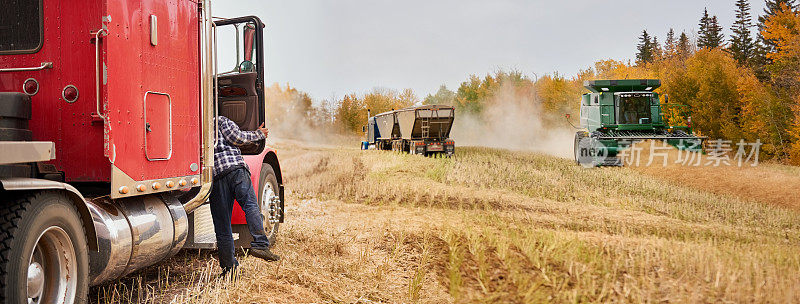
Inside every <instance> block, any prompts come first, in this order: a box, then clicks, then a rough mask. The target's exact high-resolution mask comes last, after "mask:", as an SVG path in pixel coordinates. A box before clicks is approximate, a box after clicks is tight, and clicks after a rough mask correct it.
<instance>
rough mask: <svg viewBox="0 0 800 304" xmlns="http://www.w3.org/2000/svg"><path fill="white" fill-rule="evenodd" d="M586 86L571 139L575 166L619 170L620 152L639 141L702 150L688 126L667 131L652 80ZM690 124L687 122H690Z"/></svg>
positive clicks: (700, 140)
mask: <svg viewBox="0 0 800 304" xmlns="http://www.w3.org/2000/svg"><path fill="white" fill-rule="evenodd" d="M584 86H585V87H586V88H587V89H589V90H590V91H591V93H587V94H584V95H583V98H582V99H581V116H580V126H581V128H582V129H585V130H583V131H580V132H577V133H576V134H575V145H574V151H575V161H576V162H578V163H580V164H583V165H588V166H621V165H622V161H621V159H620V158H619V157H618V155H619V154H620V152H622V151H623V150H625V149H627V148H630V146H631V145H632V144H633V143H636V142H638V141H643V140H663V141H666V142H667V143H669V144H670V145H672V146H674V147H676V148H678V149H683V150H689V151H696V152H700V151H702V143H703V139H704V137H698V136H694V135H692V129H691V127H690V126H689V125H685V126H671V125H669V124H668V122H667V121H666V119H665V118H664V112H663V110H664V109H666V108H668V107H669V108H672V109H680V107H682V106H680V105H670V104H669V103H668V100H667V98H666V96H665V98H664V103H663V104H662V103H661V101H660V100H659V95H658V93H655V92H653V90H655V89H657V88H658V87H660V86H661V82H660V81H659V80H655V79H626V80H594V81H586V82H585V83H584ZM689 121H690V120H689Z"/></svg>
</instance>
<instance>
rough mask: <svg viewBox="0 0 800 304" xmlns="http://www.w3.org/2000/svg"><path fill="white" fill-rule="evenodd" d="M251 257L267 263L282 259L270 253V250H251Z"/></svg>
mask: <svg viewBox="0 0 800 304" xmlns="http://www.w3.org/2000/svg"><path fill="white" fill-rule="evenodd" d="M250 255H252V256H254V257H257V258H259V259H262V260H265V261H270V262H271V261H277V260H280V259H281V257H280V256H278V255H277V254H274V253H272V251H269V248H250Z"/></svg>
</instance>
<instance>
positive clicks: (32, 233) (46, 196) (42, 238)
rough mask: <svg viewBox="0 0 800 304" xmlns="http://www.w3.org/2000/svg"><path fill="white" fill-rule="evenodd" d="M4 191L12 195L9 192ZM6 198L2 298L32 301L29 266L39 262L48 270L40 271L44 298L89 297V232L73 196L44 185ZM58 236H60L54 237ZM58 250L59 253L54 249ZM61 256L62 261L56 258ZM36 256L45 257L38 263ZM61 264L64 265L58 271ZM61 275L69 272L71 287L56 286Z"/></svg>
mask: <svg viewBox="0 0 800 304" xmlns="http://www.w3.org/2000/svg"><path fill="white" fill-rule="evenodd" d="M2 195H3V196H4V197H9V193H8V192H6V193H3V194H2ZM4 203H5V204H3V206H2V208H0V227H2V230H0V303H8V304H17V303H28V300H29V299H28V275H29V274H28V270H29V268H33V267H35V266H34V265H33V264H37V265H39V266H40V267H39V268H37V269H40V270H42V273H45V274H43V275H42V276H41V278H44V281H43V282H44V284H43V287H42V288H41V290H42V293H41V299H40V300H41V303H56V301H55V300H53V299H54V298H63V297H64V296H65V294H66V296H67V297H68V298H74V303H86V302H87V297H88V290H89V255H88V247H87V241H86V234H85V232H84V227H83V223H82V222H81V219H80V216H79V214H78V210H77V209H76V208H75V206H74V205H73V204H72V202H71V201H70V200H69V198H68V197H66V196H65V195H64V194H63V193H59V192H53V191H42V192H37V193H34V194H32V195H25V196H20V197H16V198H13V199H12V200H11V201H10V202H9V201H6V202H4ZM55 236H58V237H59V238H54V239H51V237H55ZM57 246H58V247H60V248H56V247H57ZM69 249H72V251H73V252H74V255H72V254H71V253H69V252H68V251H69ZM54 251H55V252H58V253H59V254H52V253H53V252H54ZM62 257H63V261H56V260H60V259H61V258H62ZM70 257H72V258H74V260H71V259H70ZM37 260H39V261H41V262H42V263H41V264H40V263H34V262H35V261H37ZM53 262H57V265H61V266H63V267H64V269H68V270H64V269H62V267H52V265H56V264H53ZM73 262H74V263H73ZM56 268H58V269H62V270H61V271H58V272H53V271H54V270H53V269H56ZM60 276H65V277H67V278H68V279H66V280H65V281H66V282H67V283H65V286H64V288H65V290H66V292H59V291H58V290H57V287H55V288H54V286H56V285H57V284H55V283H54V281H55V280H57V278H58V277H60ZM70 291H71V292H70ZM70 295H71V296H70ZM69 300H70V299H67V302H70V301H69Z"/></svg>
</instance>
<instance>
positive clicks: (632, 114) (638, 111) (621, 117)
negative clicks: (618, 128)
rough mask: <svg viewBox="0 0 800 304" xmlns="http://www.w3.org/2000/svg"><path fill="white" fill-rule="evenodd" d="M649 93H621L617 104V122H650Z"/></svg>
mask: <svg viewBox="0 0 800 304" xmlns="http://www.w3.org/2000/svg"><path fill="white" fill-rule="evenodd" d="M651 98H652V97H651V96H649V95H643V96H642V95H639V96H637V95H622V96H620V98H619V104H618V106H617V111H618V112H617V123H618V124H648V123H650V99H651Z"/></svg>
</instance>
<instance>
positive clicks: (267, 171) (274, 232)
mask: <svg viewBox="0 0 800 304" xmlns="http://www.w3.org/2000/svg"><path fill="white" fill-rule="evenodd" d="M267 185H270V186H271V188H272V190H273V192H274V195H278V196H279V195H280V193H279V191H280V188H278V178H277V177H275V170H274V169H272V166H270V165H269V164H263V165H262V166H261V175H260V176H259V180H258V193H257V195H258V206H259V208H262V210H261V218H262V219H263V220H264V230H266V233H267V238H268V239H269V244H270V246H273V245H275V242H276V241H277V238H278V226H279V225H280V223H279V222H275V223H270V221H269V218H268V217H267V216H266V215H267V214H269V211H268V210H264V208H265V207H266V206H267V204H268V203H267V202H265V201H264V198H263V197H262V196H263V195H264V194H265V193H264V192H265V191H264V187H266V186H267ZM267 192H269V191H267ZM276 207H280V206H276ZM278 216H280V214H278Z"/></svg>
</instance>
